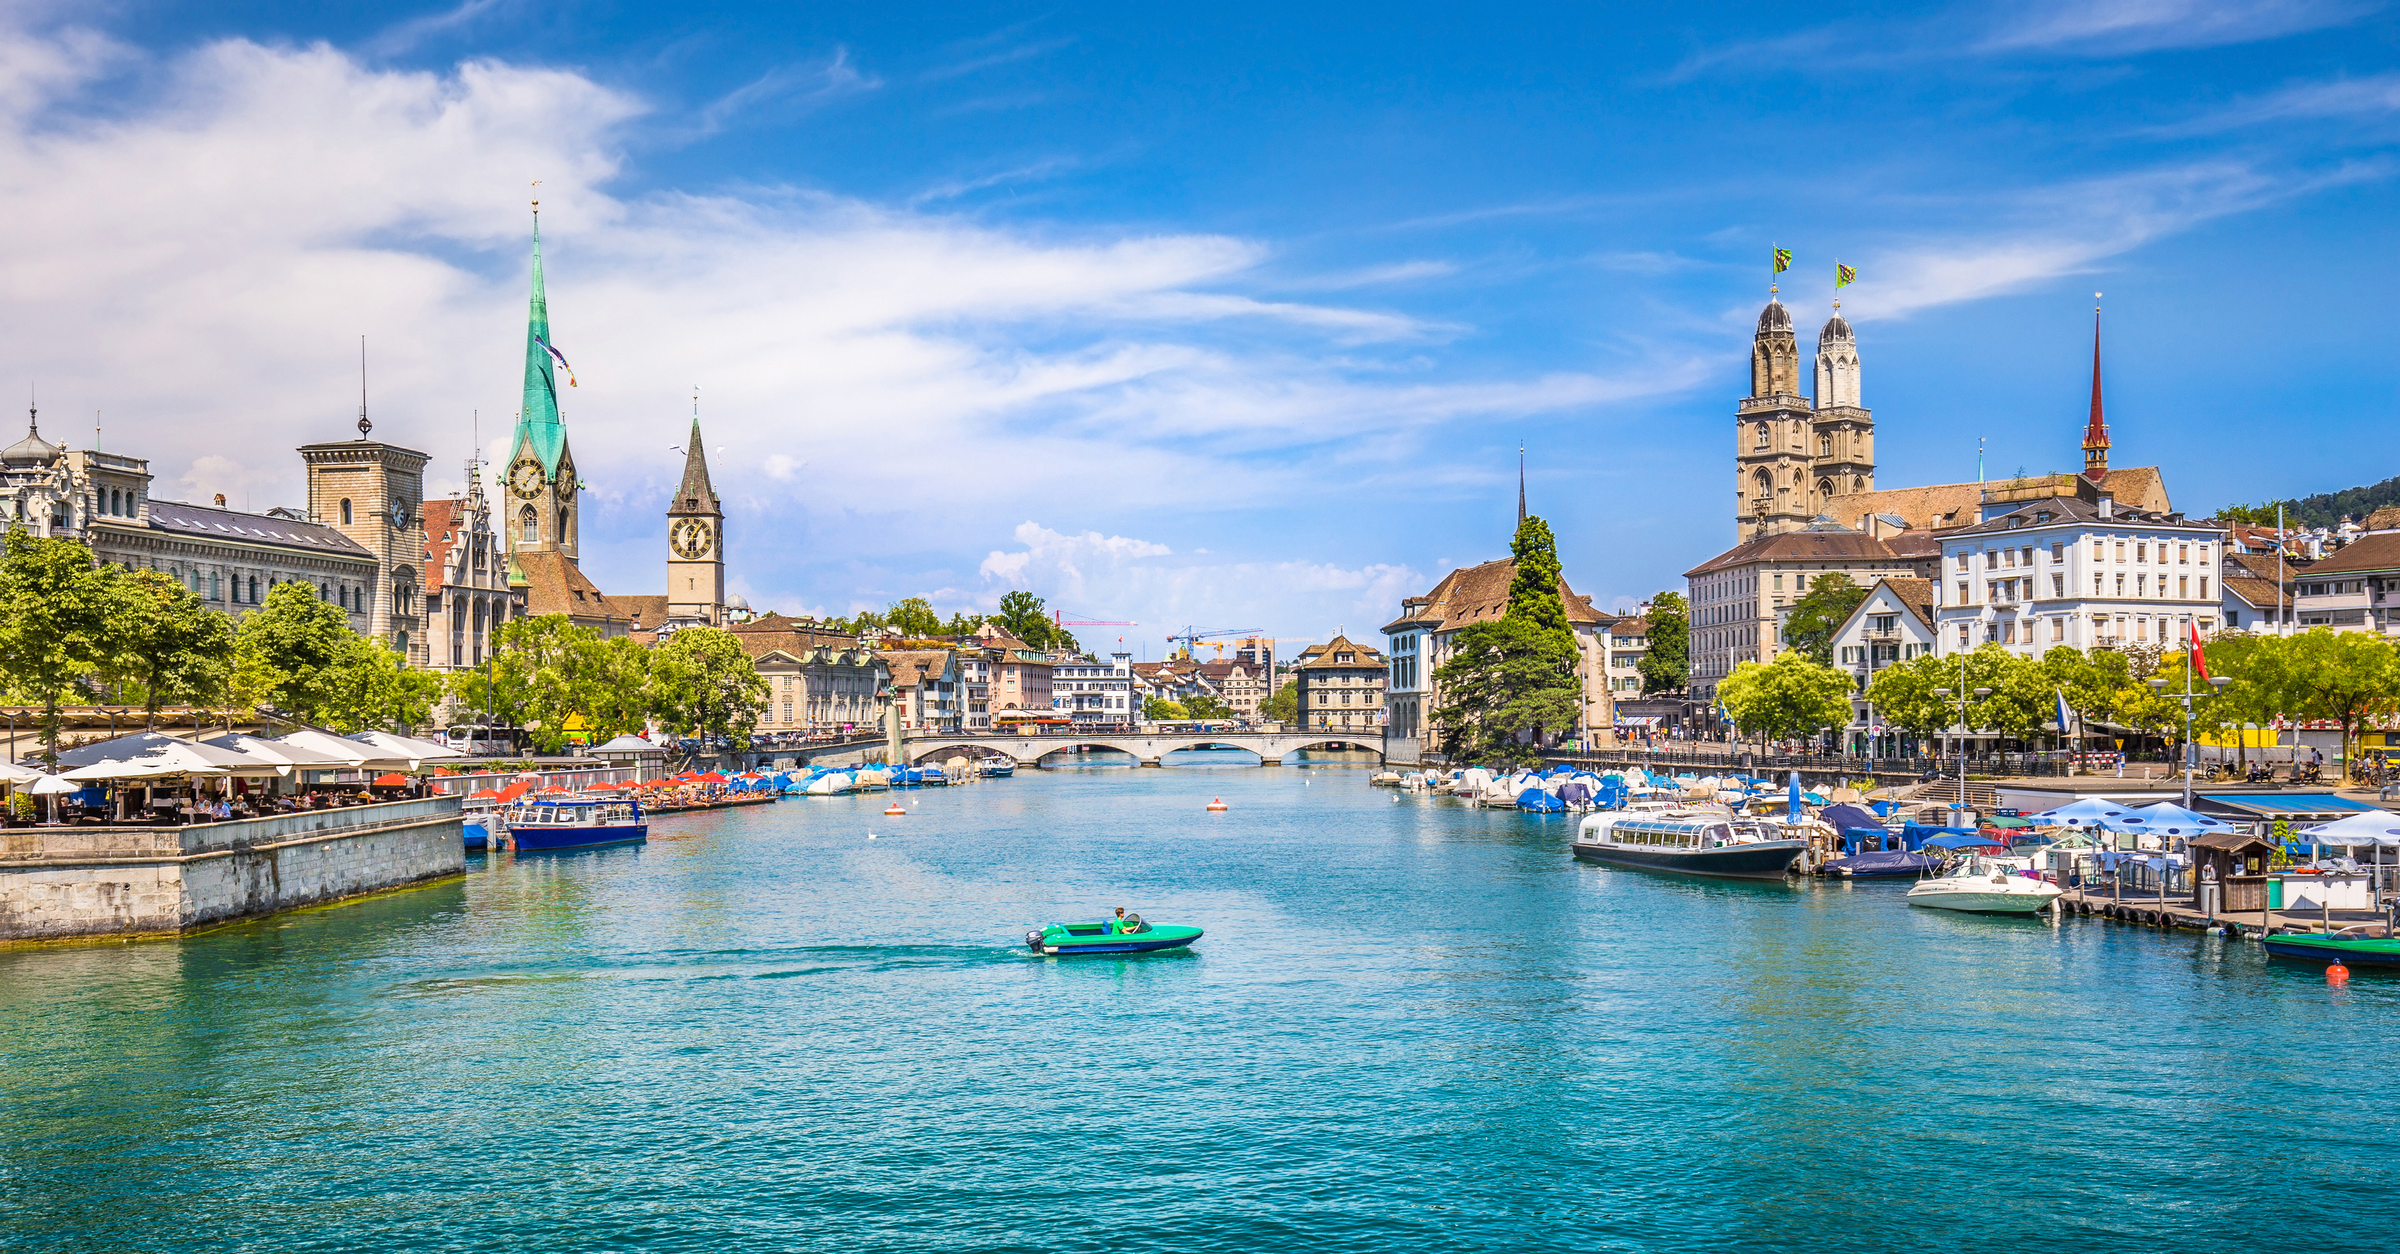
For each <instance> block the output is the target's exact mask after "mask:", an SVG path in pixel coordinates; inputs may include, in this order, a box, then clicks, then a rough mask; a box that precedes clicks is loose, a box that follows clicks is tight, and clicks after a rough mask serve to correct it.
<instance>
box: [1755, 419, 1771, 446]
mask: <svg viewBox="0 0 2400 1254" xmlns="http://www.w3.org/2000/svg"><path fill="white" fill-rule="evenodd" d="M1774 438H1775V437H1774V431H1773V429H1772V428H1771V427H1769V425H1768V424H1766V423H1764V422H1762V423H1760V424H1758V447H1760V448H1765V447H1766V446H1767V444H1768V442H1769V441H1771V440H1773V439H1774Z"/></svg>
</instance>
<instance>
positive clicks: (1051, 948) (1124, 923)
mask: <svg viewBox="0 0 2400 1254" xmlns="http://www.w3.org/2000/svg"><path fill="white" fill-rule="evenodd" d="M1198 939H1200V929H1199V928H1196V927H1183V926H1179V925H1175V924H1158V923H1150V922H1146V921H1144V920H1143V918H1142V916H1140V915H1138V914H1129V915H1126V916H1125V917H1124V918H1122V919H1108V920H1104V921H1102V922H1099V923H1053V924H1050V925H1049V926H1047V927H1042V928H1037V929H1035V930H1033V931H1030V932H1027V933H1025V944H1026V945H1027V946H1028V947H1029V948H1031V949H1032V950H1033V952H1035V953H1037V954H1041V955H1043V956H1045V957H1060V958H1067V957H1073V956H1074V955H1076V954H1138V953H1147V952H1149V951H1150V950H1153V949H1181V948H1183V947H1184V946H1186V945H1189V944H1191V943H1192V942H1193V941H1196V940H1198Z"/></svg>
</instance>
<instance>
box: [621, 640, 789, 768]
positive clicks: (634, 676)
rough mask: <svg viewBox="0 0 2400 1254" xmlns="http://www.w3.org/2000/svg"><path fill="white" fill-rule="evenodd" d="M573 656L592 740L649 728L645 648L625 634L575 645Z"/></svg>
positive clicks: (652, 702)
mask: <svg viewBox="0 0 2400 1254" xmlns="http://www.w3.org/2000/svg"><path fill="white" fill-rule="evenodd" d="M576 656H577V660H578V667H577V670H578V672H579V674H580V675H581V677H582V679H583V687H582V693H581V697H582V700H581V705H582V709H581V710H580V711H579V712H580V713H581V714H582V715H583V722H584V726H586V727H588V728H590V729H591V735H592V739H593V741H594V742H595V743H597V742H599V741H603V740H612V739H615V738H616V737H618V736H626V735H632V734H634V733H637V732H640V731H642V730H644V729H645V728H647V727H649V725H650V716H651V714H652V712H653V708H654V707H655V706H656V704H657V692H656V690H655V685H654V684H653V683H652V682H651V677H650V659H651V652H650V650H649V649H646V648H644V647H642V645H641V643H640V642H638V641H636V640H634V639H633V638H631V637H629V636H619V637H617V638H616V639H614V640H594V641H591V642H589V643H587V644H584V645H582V646H579V647H578V649H577V651H576ZM761 682H762V683H763V682H764V681H761Z"/></svg>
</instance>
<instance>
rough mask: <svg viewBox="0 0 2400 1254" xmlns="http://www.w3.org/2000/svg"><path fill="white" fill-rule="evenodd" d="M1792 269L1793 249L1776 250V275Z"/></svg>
mask: <svg viewBox="0 0 2400 1254" xmlns="http://www.w3.org/2000/svg"><path fill="white" fill-rule="evenodd" d="M1791 268H1792V250H1791V249H1789V248H1778V249H1776V250H1775V273H1777V274H1781V273H1783V272H1784V271H1786V270H1789V269H1791Z"/></svg>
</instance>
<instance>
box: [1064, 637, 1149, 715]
mask: <svg viewBox="0 0 2400 1254" xmlns="http://www.w3.org/2000/svg"><path fill="white" fill-rule="evenodd" d="M1050 706H1051V708H1052V709H1056V710H1064V711H1066V712H1067V713H1068V714H1069V715H1071V716H1072V717H1073V718H1074V720H1075V729H1076V730H1077V731H1082V730H1084V729H1086V728H1092V729H1099V728H1106V727H1127V728H1129V727H1131V726H1133V724H1134V722H1135V720H1136V719H1138V718H1139V717H1140V716H1141V707H1140V706H1138V705H1136V704H1135V703H1134V695H1133V655H1132V654H1131V653H1111V654H1109V655H1108V660H1107V661H1105V662H1103V661H1100V660H1099V659H1097V658H1091V657H1079V658H1068V659H1066V660H1064V661H1061V662H1058V663H1056V664H1055V665H1053V666H1052V667H1051V668H1050Z"/></svg>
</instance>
